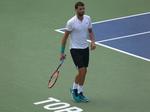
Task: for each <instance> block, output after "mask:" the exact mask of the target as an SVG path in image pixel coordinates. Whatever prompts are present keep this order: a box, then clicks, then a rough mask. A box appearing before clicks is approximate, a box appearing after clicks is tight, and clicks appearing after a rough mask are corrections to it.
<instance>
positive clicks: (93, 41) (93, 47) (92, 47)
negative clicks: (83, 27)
mask: <svg viewBox="0 0 150 112" xmlns="http://www.w3.org/2000/svg"><path fill="white" fill-rule="evenodd" d="M88 32H89V37H90V39H91V50H94V49H95V48H96V45H95V40H94V33H93V31H92V28H90V29H88Z"/></svg>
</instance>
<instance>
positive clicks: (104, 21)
mask: <svg viewBox="0 0 150 112" xmlns="http://www.w3.org/2000/svg"><path fill="white" fill-rule="evenodd" d="M146 14H150V12H146V13H141V14H135V15H130V16H125V17H119V18H115V19H109V20H104V21H98V22H94V23H92V24H97V23H104V22H109V21H115V20H119V19H127V18H131V17H136V16H142V15H146Z"/></svg>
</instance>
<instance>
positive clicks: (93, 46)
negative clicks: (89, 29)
mask: <svg viewBox="0 0 150 112" xmlns="http://www.w3.org/2000/svg"><path fill="white" fill-rule="evenodd" d="M95 48H96V44H95V42H92V43H91V50H94V49H95Z"/></svg>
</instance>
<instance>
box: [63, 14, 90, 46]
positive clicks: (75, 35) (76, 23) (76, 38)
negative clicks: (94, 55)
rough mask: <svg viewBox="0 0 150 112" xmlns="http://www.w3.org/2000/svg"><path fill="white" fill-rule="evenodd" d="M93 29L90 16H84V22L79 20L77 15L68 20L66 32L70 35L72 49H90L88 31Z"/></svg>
mask: <svg viewBox="0 0 150 112" xmlns="http://www.w3.org/2000/svg"><path fill="white" fill-rule="evenodd" d="M90 28H92V24H91V18H90V16H88V15H84V16H83V20H82V21H81V20H79V19H78V18H77V16H76V15H75V16H74V17H72V18H71V19H70V20H68V22H67V25H66V30H68V31H71V33H70V49H71V48H77V49H85V48H87V47H88V43H87V37H88V29H90Z"/></svg>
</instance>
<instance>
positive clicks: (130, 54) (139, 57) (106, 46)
mask: <svg viewBox="0 0 150 112" xmlns="http://www.w3.org/2000/svg"><path fill="white" fill-rule="evenodd" d="M96 44H97V45H100V46H103V47H106V48H109V49H112V50H115V51H118V52H121V53H124V54H127V55H130V56H133V57H136V58H139V59H142V60H145V61H149V62H150V59H147V58H144V57H141V56H138V55H135V54H132V53H128V52H125V51H122V50H119V49H116V48H113V47H110V46H107V45H104V44H101V43H97V42H96Z"/></svg>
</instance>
